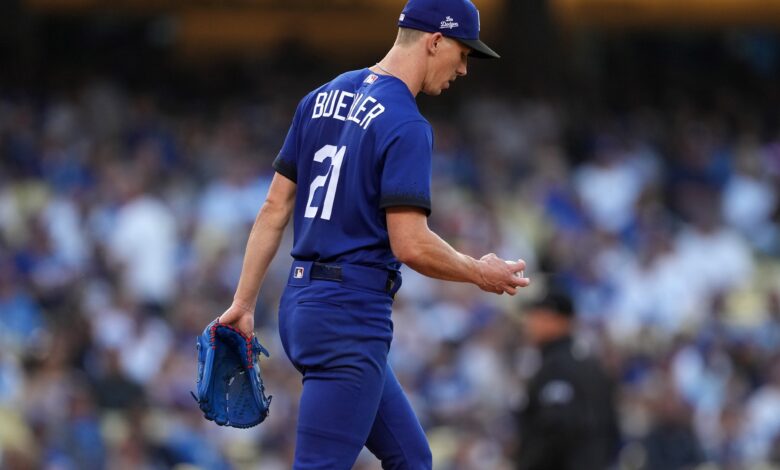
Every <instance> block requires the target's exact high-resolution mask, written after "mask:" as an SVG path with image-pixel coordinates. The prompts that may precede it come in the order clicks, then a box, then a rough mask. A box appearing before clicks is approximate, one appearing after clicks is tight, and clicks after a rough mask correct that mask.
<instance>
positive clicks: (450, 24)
mask: <svg viewBox="0 0 780 470" xmlns="http://www.w3.org/2000/svg"><path fill="white" fill-rule="evenodd" d="M458 26H460V24H458V23H457V22H455V20H454V19H452V17H451V16H448V17H446V18H444V21H442V22H441V26H440V27H439V29H453V28H457V27H458Z"/></svg>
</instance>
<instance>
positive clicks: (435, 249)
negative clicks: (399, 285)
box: [401, 230, 481, 284]
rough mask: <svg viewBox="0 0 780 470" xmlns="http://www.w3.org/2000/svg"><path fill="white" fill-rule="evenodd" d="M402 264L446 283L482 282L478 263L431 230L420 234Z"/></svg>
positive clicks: (405, 254)
mask: <svg viewBox="0 0 780 470" xmlns="http://www.w3.org/2000/svg"><path fill="white" fill-rule="evenodd" d="M401 262H403V263H404V264H406V265H407V266H409V267H410V268H412V269H414V270H415V271H417V272H419V273H420V274H423V275H425V276H428V277H432V278H436V279H441V280H445V281H456V282H471V283H473V284H479V282H480V281H481V279H480V274H479V269H478V267H477V263H478V261H477V260H476V259H474V258H472V257H471V256H468V255H465V254H463V253H460V252H458V251H457V250H455V249H454V248H453V247H452V246H451V245H450V244H449V243H447V242H446V241H444V240H443V239H442V238H441V237H439V236H438V235H437V234H435V233H434V232H432V231H431V230H425V231H424V232H422V233H419V234H418V236H417V240H416V242H415V243H414V245H413V247H412V249H410V250H409V252H408V253H404V256H403V258H402V259H401Z"/></svg>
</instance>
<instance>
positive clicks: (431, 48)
mask: <svg viewBox="0 0 780 470" xmlns="http://www.w3.org/2000/svg"><path fill="white" fill-rule="evenodd" d="M442 41H444V36H442V34H441V33H433V34H431V35H429V36H428V41H427V43H426V46H427V48H428V53H429V54H431V55H436V54H438V53H439V48H440V47H441V43H442Z"/></svg>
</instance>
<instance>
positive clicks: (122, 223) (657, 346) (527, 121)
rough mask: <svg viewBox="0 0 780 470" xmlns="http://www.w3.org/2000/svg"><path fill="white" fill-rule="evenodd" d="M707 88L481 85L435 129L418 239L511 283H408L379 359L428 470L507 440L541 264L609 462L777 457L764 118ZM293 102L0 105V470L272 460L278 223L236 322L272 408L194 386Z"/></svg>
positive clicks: (771, 174) (63, 98)
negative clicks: (607, 418) (207, 332)
mask: <svg viewBox="0 0 780 470" xmlns="http://www.w3.org/2000/svg"><path fill="white" fill-rule="evenodd" d="M324 78H325V77H323V79H324ZM769 79H770V80H771V77H770V78H769ZM267 81H268V82H269V83H271V82H272V78H268V79H267ZM314 85H315V83H310V84H309V86H310V87H311V86H314ZM463 86H468V84H466V85H463ZM722 92H723V93H725V94H726V96H727V97H728V96H732V97H733V98H734V99H733V100H728V99H724V100H723V102H722V103H720V104H719V105H716V106H714V107H710V108H709V109H700V108H699V107H697V106H693V105H690V103H687V102H686V101H684V100H683V101H681V102H679V104H678V105H677V106H675V107H674V108H668V107H660V106H659V107H653V106H649V105H647V104H642V105H641V106H639V105H637V106H634V107H630V108H629V109H625V110H621V111H620V112H618V111H605V110H598V111H597V110H593V112H590V110H585V111H583V110H580V111H577V108H576V106H573V105H572V104H571V103H567V102H564V101H563V100H558V99H555V98H534V99H531V98H514V97H513V98H507V97H505V96H503V95H501V94H498V93H491V92H484V93H479V94H472V95H469V96H461V97H460V100H459V101H458V103H459V104H458V106H457V111H456V112H452V113H436V112H433V113H432V115H431V122H432V124H433V126H434V135H435V149H434V182H433V183H434V195H435V199H434V206H433V215H432V216H431V220H430V223H431V226H432V227H433V228H434V230H436V231H437V232H438V233H440V234H441V235H442V236H443V237H444V238H445V239H447V240H448V241H449V242H451V243H452V244H453V245H454V246H455V247H456V248H458V249H460V250H462V251H464V252H466V253H469V254H471V255H473V256H481V255H483V254H485V253H488V252H491V251H495V252H496V253H497V254H498V255H499V256H501V257H504V258H507V259H516V258H523V259H525V260H526V261H527V262H528V264H529V267H528V269H527V270H526V273H527V274H529V275H530V277H531V278H532V279H533V281H534V286H532V287H531V288H529V289H528V290H527V291H526V292H522V293H521V294H520V295H518V296H517V297H516V298H508V297H506V296H504V297H498V296H493V295H490V294H486V293H482V292H480V291H479V290H478V289H477V288H475V287H472V286H469V287H464V286H462V285H457V284H453V283H445V282H439V281H434V280H431V279H427V278H425V277H423V276H420V275H418V274H416V273H414V272H412V271H410V270H406V271H405V272H404V283H403V288H402V289H401V291H400V294H399V295H398V297H397V300H396V306H395V309H394V314H393V315H394V316H393V318H394V323H395V339H394V342H393V345H392V350H391V363H392V366H393V367H394V369H395V371H396V374H397V375H398V377H399V379H400V381H401V382H402V384H403V386H404V387H405V389H406V391H407V393H408V395H409V397H410V399H411V400H412V402H413V405H414V407H415V409H416V411H417V413H418V415H419V416H420V418H421V420H422V422H423V425H424V427H425V429H426V432H427V434H428V436H429V439H430V442H431V446H432V450H433V454H434V461H435V468H437V469H441V470H467V469H496V470H502V469H510V468H512V458H513V455H515V453H516V452H522V449H518V448H517V446H516V438H517V431H516V423H515V415H514V411H513V410H515V409H516V408H517V404H518V403H519V401H520V400H521V399H522V398H521V397H522V393H523V384H524V382H525V380H526V379H527V378H528V377H529V376H530V374H531V373H532V371H533V369H534V364H535V363H536V362H537V361H538V356H537V355H536V354H535V352H534V351H533V350H532V349H531V348H529V347H528V346H527V345H526V342H525V341H524V340H523V336H522V311H523V299H524V298H532V297H533V296H534V295H535V293H536V292H537V289H540V288H541V287H543V286H544V284H545V280H546V279H547V278H548V277H549V276H552V275H554V276H555V277H556V278H557V279H562V280H563V281H564V282H565V284H566V286H567V288H568V289H569V291H570V292H571V294H572V295H573V296H574V298H575V301H576V306H577V310H578V312H579V323H580V329H579V331H580V334H579V338H578V341H580V342H581V343H582V344H583V345H584V346H585V347H589V348H592V350H593V351H594V352H596V353H597V354H598V355H600V356H601V357H602V358H603V360H604V362H605V364H606V365H607V368H608V370H609V371H610V373H611V374H612V376H613V377H614V379H615V381H616V383H617V384H618V397H619V403H618V407H619V410H620V421H621V423H620V424H621V430H622V434H623V446H622V450H621V453H620V457H619V461H620V464H619V465H620V468H626V469H637V470H639V469H658V470H672V469H678V468H680V469H682V468H691V469H693V468H721V469H728V470H736V469H760V468H777V466H780V199H779V198H780V194H779V193H780V127H774V129H772V125H776V124H777V123H776V122H775V123H774V124H773V123H771V122H769V123H768V122H766V121H764V120H762V117H761V114H760V113H755V114H750V113H746V112H743V111H744V109H743V108H740V105H741V103H740V102H739V99H738V94H734V95H729V93H730V91H729V90H723V91H722ZM288 95H289V96H288ZM299 98H300V96H299V94H298V93H297V92H295V93H293V92H289V93H287V94H284V93H283V94H282V96H281V98H279V97H277V98H274V99H250V100H247V101H246V102H241V101H240V100H239V101H235V102H233V101H231V102H229V103H228V104H226V105H224V106H220V107H218V108H217V109H216V110H214V111H213V112H211V111H210V112H208V113H206V112H200V111H198V110H181V109H178V110H176V109H174V110H169V109H166V108H165V107H164V106H161V104H160V103H161V102H164V101H165V100H164V97H160V96H157V95H155V94H154V93H143V92H138V91H131V90H129V89H128V88H127V87H124V86H123V85H122V84H121V83H120V82H116V81H111V80H99V79H90V80H87V81H85V82H84V83H81V84H80V85H79V86H76V87H73V89H70V90H68V92H67V93H42V94H41V92H40V90H38V91H37V93H30V95H22V96H19V95H18V94H15V95H13V96H10V95H9V96H3V95H0V468H7V469H28V468H44V469H51V470H54V469H56V470H70V469H102V468H110V469H154V470H156V469H163V468H179V469H194V468H201V469H223V468H235V469H263V470H282V469H286V468H289V465H290V459H291V455H292V452H293V449H294V439H295V432H294V430H295V416H296V406H297V398H298V394H299V392H300V378H299V376H298V374H297V372H296V371H295V370H294V369H293V368H292V367H291V366H290V364H289V363H288V361H287V359H286V358H285V356H284V352H283V350H282V347H281V344H280V343H279V339H278V333H277V326H276V305H277V303H278V298H279V296H280V294H281V290H282V288H283V283H284V282H285V280H286V276H287V269H288V267H289V262H290V258H289V250H290V247H291V233H288V234H287V236H286V238H285V240H284V242H283V244H282V248H281V249H280V253H279V255H278V256H277V258H276V260H275V262H274V264H273V266H272V269H271V271H270V272H269V274H268V276H267V280H266V282H265V284H264V286H263V289H262V292H261V297H260V301H259V303H258V309H257V316H256V318H257V319H256V327H257V332H258V335H259V337H260V339H261V341H262V342H263V343H264V344H265V345H266V346H267V347H268V348H269V349H270V351H271V353H272V357H271V358H270V359H269V360H265V361H263V363H262V365H263V368H264V373H265V374H264V378H265V381H266V384H267V389H268V390H269V391H270V393H271V394H273V396H274V399H273V405H272V408H271V414H270V417H269V419H268V420H267V421H266V422H265V423H263V424H262V425H260V426H259V427H256V428H252V429H249V430H234V429H227V428H221V427H218V426H216V425H215V424H214V423H211V422H208V421H206V420H204V419H203V418H202V415H201V413H200V411H199V410H198V408H197V406H196V404H195V402H194V400H193V399H192V397H191V396H190V390H192V389H193V388H194V385H195V374H196V361H195V337H196V335H197V334H199V333H200V331H201V330H202V328H203V327H204V326H205V325H206V324H207V323H208V322H209V321H210V320H212V319H213V318H215V317H216V316H217V315H218V314H219V313H221V312H222V311H223V310H224V309H225V308H226V307H227V306H228V305H229V304H230V301H231V299H232V294H233V291H234V289H235V286H236V283H237V280H238V276H239V273H240V267H241V262H242V257H243V250H244V245H245V243H246V239H247V236H248V233H249V228H250V227H251V224H252V222H253V221H254V217H255V215H256V213H257V210H258V209H259V207H260V205H261V204H262V201H263V199H264V196H265V193H266V191H267V188H268V185H269V183H270V180H271V178H272V176H273V173H272V169H271V162H272V161H273V158H274V157H275V154H276V151H277V150H278V147H279V146H280V145H281V142H282V139H283V138H284V135H285V133H286V130H287V126H288V124H289V122H290V119H291V117H292V113H293V111H294V104H295V102H296V100H297V99H299ZM734 100H736V102H737V103H736V104H735V103H734V102H733V101H734ZM421 101H423V104H425V99H422V100H421ZM758 105H759V106H760V103H758ZM735 116H736V118H735ZM323 406H327V404H326V403H324V404H323ZM358 468H361V469H375V468H378V464H377V463H376V460H375V459H373V457H372V456H370V455H368V454H366V455H362V456H361V458H360V459H359V463H358Z"/></svg>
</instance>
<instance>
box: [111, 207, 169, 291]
mask: <svg viewBox="0 0 780 470" xmlns="http://www.w3.org/2000/svg"><path fill="white" fill-rule="evenodd" d="M176 246H177V245H176V221H175V219H174V216H173V214H172V212H171V211H170V209H168V208H167V207H166V206H165V205H164V204H163V203H162V202H161V201H159V200H157V199H155V198H153V197H151V196H148V195H147V196H141V197H138V198H136V199H133V200H132V201H130V202H129V203H127V204H126V205H125V206H123V207H122V208H121V209H120V210H119V213H118V214H117V217H116V222H115V224H114V228H113V231H112V233H111V235H110V236H109V252H110V253H111V255H112V257H113V258H114V260H116V261H119V262H120V263H122V265H123V271H122V274H123V279H122V281H123V284H124V286H123V287H124V288H125V289H126V290H127V292H128V293H129V294H130V295H132V296H133V297H135V298H136V299H137V300H140V301H147V302H159V303H166V302H168V301H170V300H171V299H172V298H173V296H174V294H175V292H176V266H175V262H176V259H175V256H176Z"/></svg>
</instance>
